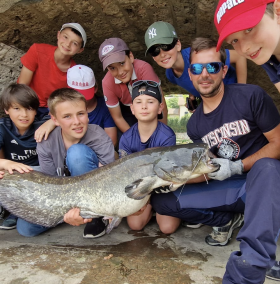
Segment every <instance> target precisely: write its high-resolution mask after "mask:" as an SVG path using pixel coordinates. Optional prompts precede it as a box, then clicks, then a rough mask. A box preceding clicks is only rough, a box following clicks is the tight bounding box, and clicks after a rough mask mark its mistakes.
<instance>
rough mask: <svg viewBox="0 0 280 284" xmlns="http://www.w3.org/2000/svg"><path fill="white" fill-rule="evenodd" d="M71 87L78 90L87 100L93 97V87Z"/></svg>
mask: <svg viewBox="0 0 280 284" xmlns="http://www.w3.org/2000/svg"><path fill="white" fill-rule="evenodd" d="M72 89H74V90H76V91H77V92H79V93H80V94H82V95H83V96H84V97H85V99H86V100H87V101H89V100H91V99H92V98H93V97H94V92H95V88H94V87H92V88H89V89H86V90H79V89H75V88H72Z"/></svg>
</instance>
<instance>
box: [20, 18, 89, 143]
mask: <svg viewBox="0 0 280 284" xmlns="http://www.w3.org/2000/svg"><path fill="white" fill-rule="evenodd" d="M86 41H87V36H86V32H85V30H84V29H83V27H82V26H81V25H80V24H78V23H67V24H64V25H63V26H62V28H61V29H60V31H58V33H57V46H53V45H49V44H44V43H41V44H38V43H34V44H33V45H32V46H31V47H30V49H29V50H28V51H27V53H26V54H24V55H23V56H22V57H21V62H22V64H23V67H22V70H21V73H20V76H19V78H18V81H17V82H18V83H19V84H26V85H29V86H30V87H31V88H32V89H33V90H34V91H35V92H36V93H37V95H38V97H39V101H40V107H39V109H38V111H37V117H38V118H39V119H42V118H43V117H44V116H45V115H47V114H48V113H49V110H48V106H47V100H48V98H49V96H50V94H51V93H52V92H53V91H55V90H57V89H60V88H66V87H67V70H68V69H69V68H70V67H72V66H74V65H76V63H75V62H74V60H73V59H72V57H73V56H74V55H75V54H78V53H81V52H82V51H83V50H84V47H85V44H86ZM50 123H52V122H51V121H48V122H47V123H46V125H44V127H42V128H39V129H38V131H37V132H36V133H35V139H36V140H37V142H39V141H40V139H42V138H43V136H44V135H46V137H45V138H47V136H48V134H49V132H50V131H49V129H53V127H50V128H49V127H48V126H49V124H50Z"/></svg>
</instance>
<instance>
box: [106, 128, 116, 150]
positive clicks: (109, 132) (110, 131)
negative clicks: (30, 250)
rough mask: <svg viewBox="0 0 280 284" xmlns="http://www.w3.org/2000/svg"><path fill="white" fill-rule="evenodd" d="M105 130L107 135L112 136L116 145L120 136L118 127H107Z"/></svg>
mask: <svg viewBox="0 0 280 284" xmlns="http://www.w3.org/2000/svg"><path fill="white" fill-rule="evenodd" d="M104 131H105V132H106V133H107V135H108V136H109V137H110V138H111V140H112V142H113V144H114V147H116V145H117V142H118V138H117V128H116V127H106V128H104Z"/></svg>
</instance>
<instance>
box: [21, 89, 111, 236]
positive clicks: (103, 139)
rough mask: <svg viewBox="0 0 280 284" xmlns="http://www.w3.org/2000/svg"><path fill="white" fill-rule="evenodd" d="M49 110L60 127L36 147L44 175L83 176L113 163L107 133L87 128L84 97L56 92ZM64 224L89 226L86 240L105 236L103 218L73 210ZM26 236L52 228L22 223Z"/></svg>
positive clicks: (22, 233)
mask: <svg viewBox="0 0 280 284" xmlns="http://www.w3.org/2000/svg"><path fill="white" fill-rule="evenodd" d="M48 106H49V109H50V113H51V118H52V120H53V121H54V123H55V125H56V126H57V127H56V128H55V129H54V131H53V132H52V133H51V134H50V136H49V137H48V139H47V140H43V141H42V142H41V143H38V145H37V152H38V157H39V163H40V167H41V172H42V173H44V174H49V175H52V176H69V175H71V176H76V175H81V174H84V173H86V172H89V171H91V170H94V169H96V168H97V167H100V166H102V165H106V164H108V163H110V162H113V161H114V146H113V143H112V140H111V139H110V138H109V136H108V135H107V134H106V133H105V131H104V130H103V129H102V128H101V127H99V126H98V125H95V124H90V125H89V124H88V114H87V108H86V99H85V97H84V96H83V95H82V94H80V93H79V92H77V91H76V90H74V89H70V88H62V89H58V90H56V91H54V92H53V93H52V94H51V96H50V98H49V100H48ZM64 221H65V222H67V223H69V224H71V225H73V226H78V225H81V224H84V223H87V225H86V226H85V229H84V235H83V236H84V238H96V237H100V236H102V235H104V234H105V226H106V224H105V223H104V222H103V220H102V218H96V219H93V220H91V219H83V218H82V217H81V216H79V209H78V208H74V209H72V210H70V211H69V212H68V213H66V215H65V216H64ZM21 228H22V230H18V231H19V233H20V234H21V235H23V236H27V237H32V236H36V235H38V234H40V233H42V232H44V231H46V230H48V229H49V228H46V227H43V226H39V225H36V224H31V223H29V222H26V221H23V220H22V226H21Z"/></svg>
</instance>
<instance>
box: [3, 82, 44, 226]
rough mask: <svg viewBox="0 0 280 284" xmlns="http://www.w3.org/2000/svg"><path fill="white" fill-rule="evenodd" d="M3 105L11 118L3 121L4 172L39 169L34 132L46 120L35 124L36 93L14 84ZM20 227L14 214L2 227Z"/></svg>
mask: <svg viewBox="0 0 280 284" xmlns="http://www.w3.org/2000/svg"><path fill="white" fill-rule="evenodd" d="M0 105H1V108H2V109H3V110H4V111H5V113H6V114H7V115H8V116H9V117H3V118H1V119H0V170H7V171H9V173H10V174H12V173H13V171H14V170H16V171H18V172H20V173H24V172H29V171H31V170H32V169H33V168H35V169H37V170H38V166H39V161H38V155H37V152H36V146H37V143H36V141H35V139H34V132H35V131H36V129H37V128H38V127H39V126H40V125H41V124H42V123H43V121H36V122H35V121H34V120H35V115H36V111H37V109H38V107H39V100H38V97H37V95H36V93H35V92H34V91H33V90H32V89H31V88H30V87H28V86H26V85H23V84H10V85H9V86H8V87H7V88H6V89H5V90H4V91H3V93H2V94H1V99H0ZM32 167H33V168H32ZM0 178H2V173H1V174H0ZM16 226H17V217H16V216H14V215H12V214H11V215H9V216H8V217H7V218H6V219H5V220H4V221H3V223H2V224H1V225H0V228H1V229H4V230H10V229H14V228H16Z"/></svg>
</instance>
